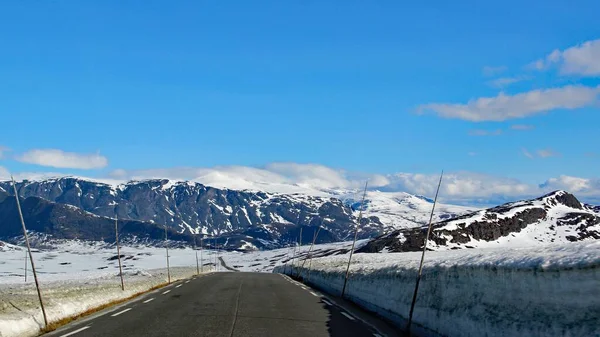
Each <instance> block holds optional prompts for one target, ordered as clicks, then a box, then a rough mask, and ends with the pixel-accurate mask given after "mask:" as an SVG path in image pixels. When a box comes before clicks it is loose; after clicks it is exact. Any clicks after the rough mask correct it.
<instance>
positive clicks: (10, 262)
mask: <svg viewBox="0 0 600 337" xmlns="http://www.w3.org/2000/svg"><path fill="white" fill-rule="evenodd" d="M0 248H1V249H0V337H12V336H35V335H37V334H38V333H39V331H40V329H41V328H42V327H43V325H44V320H43V316H42V312H41V309H40V306H39V301H38V297H37V292H36V290H35V285H34V282H33V274H32V273H31V266H30V265H29V266H28V273H27V274H28V277H27V282H26V283H25V282H24V273H23V272H24V267H25V265H24V262H25V260H24V255H25V249H24V247H20V246H15V245H10V244H4V243H3V245H2V247H0ZM121 254H122V255H124V257H123V258H122V262H123V276H124V282H125V291H122V290H121V286H120V278H119V270H118V262H117V260H116V251H115V249H113V248H111V247H108V246H107V245H105V244H102V243H97V242H82V241H66V242H62V243H59V244H56V245H54V247H52V248H45V249H43V250H35V252H33V258H34V261H35V264H36V269H37V271H38V279H39V282H40V288H41V292H42V298H43V300H44V305H45V307H46V312H47V316H48V320H49V321H50V322H53V321H57V320H60V319H63V318H66V317H71V316H74V315H78V314H80V313H83V312H86V311H88V310H90V309H93V308H96V307H99V306H102V305H104V304H107V303H110V302H113V301H116V300H120V299H124V298H128V297H131V296H133V295H135V294H137V293H140V292H144V291H147V290H149V289H151V288H152V287H155V286H157V285H160V284H164V283H166V282H167V279H168V278H167V270H166V251H165V249H164V248H152V247H141V246H140V247H122V248H121ZM200 255H201V254H200V252H198V257H199V259H200ZM216 255H217V254H216V252H215V251H208V250H204V251H203V252H202V256H203V263H204V268H203V271H204V272H209V271H214V270H215V268H214V263H215V260H216ZM169 261H170V266H171V268H170V270H171V280H172V281H174V280H178V279H182V278H186V277H190V276H191V275H194V274H196V259H195V252H194V250H192V249H189V248H186V249H169Z"/></svg>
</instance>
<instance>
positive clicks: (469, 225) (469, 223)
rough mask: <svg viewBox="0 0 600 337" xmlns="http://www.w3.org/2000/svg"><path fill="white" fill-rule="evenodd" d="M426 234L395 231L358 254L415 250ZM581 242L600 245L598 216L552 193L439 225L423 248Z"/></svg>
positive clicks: (562, 194)
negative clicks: (594, 241) (599, 241)
mask: <svg viewBox="0 0 600 337" xmlns="http://www.w3.org/2000/svg"><path fill="white" fill-rule="evenodd" d="M425 233H426V228H415V229H408V230H399V231H394V232H391V233H389V234H387V235H384V236H382V237H379V238H377V239H374V240H373V241H371V242H370V243H369V244H368V245H366V246H365V247H364V248H363V250H362V251H364V252H378V251H382V250H386V251H418V250H421V249H422V247H423V246H422V245H423V240H424V238H425ZM581 240H600V213H598V210H597V208H594V207H593V206H589V205H583V204H581V203H580V202H579V201H578V200H577V198H575V196H573V195H572V194H569V193H567V192H565V191H555V192H552V193H550V194H547V195H545V196H542V197H540V198H537V199H533V200H523V201H518V202H513V203H507V204H504V205H501V206H497V207H494V208H489V209H485V210H480V211H476V212H473V213H469V214H466V215H463V216H459V217H456V218H454V219H451V220H446V221H441V222H438V223H436V224H435V225H434V228H433V231H432V233H431V237H430V241H429V244H428V246H427V247H428V248H430V249H434V250H449V249H461V248H484V247H499V246H508V247H525V246H531V245H539V244H547V243H554V242H556V243H567V242H573V241H581Z"/></svg>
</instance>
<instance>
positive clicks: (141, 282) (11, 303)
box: [0, 267, 196, 337]
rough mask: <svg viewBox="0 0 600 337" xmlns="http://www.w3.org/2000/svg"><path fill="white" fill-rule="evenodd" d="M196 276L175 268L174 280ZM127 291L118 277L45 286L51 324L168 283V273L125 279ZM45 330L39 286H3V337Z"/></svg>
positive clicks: (0, 321)
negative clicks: (38, 295) (39, 298)
mask: <svg viewBox="0 0 600 337" xmlns="http://www.w3.org/2000/svg"><path fill="white" fill-rule="evenodd" d="M194 274H196V267H193V268H185V267H175V268H171V280H172V281H174V280H178V279H182V278H186V277H190V276H192V275H194ZM125 277H126V279H127V281H126V285H125V291H122V290H121V285H120V281H119V277H118V274H117V275H113V276H105V277H102V278H98V279H84V280H72V281H55V282H51V283H46V284H44V285H43V289H42V296H43V299H44V305H45V307H46V313H47V315H48V321H50V322H54V321H58V320H61V319H63V318H66V317H71V316H75V315H78V314H81V313H84V312H86V311H88V310H90V309H94V308H97V307H100V306H102V305H105V304H108V303H110V302H114V301H117V300H121V299H125V298H129V297H131V296H133V295H135V294H137V293H140V292H144V291H147V290H149V289H151V288H152V287H155V286H158V285H160V284H164V283H166V281H167V271H166V269H155V270H147V271H138V272H135V273H133V275H131V274H130V275H125ZM43 326H44V319H43V316H42V312H41V309H40V307H39V302H38V298H37V293H36V290H35V286H34V285H32V284H31V283H28V284H3V285H0V336H1V337H12V336H36V335H37V334H38V333H39V332H40V329H41V328H43Z"/></svg>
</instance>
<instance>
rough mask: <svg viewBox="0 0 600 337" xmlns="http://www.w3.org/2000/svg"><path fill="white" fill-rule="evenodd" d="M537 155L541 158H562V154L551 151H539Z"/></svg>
mask: <svg viewBox="0 0 600 337" xmlns="http://www.w3.org/2000/svg"><path fill="white" fill-rule="evenodd" d="M537 154H538V156H539V157H540V158H549V157H560V153H558V152H555V151H553V150H551V149H543V150H538V151H537Z"/></svg>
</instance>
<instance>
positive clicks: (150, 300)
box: [143, 297, 154, 303]
mask: <svg viewBox="0 0 600 337" xmlns="http://www.w3.org/2000/svg"><path fill="white" fill-rule="evenodd" d="M152 301H154V297H153V298H151V299H148V300H145V301H144V302H143V303H148V302H152Z"/></svg>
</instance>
